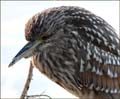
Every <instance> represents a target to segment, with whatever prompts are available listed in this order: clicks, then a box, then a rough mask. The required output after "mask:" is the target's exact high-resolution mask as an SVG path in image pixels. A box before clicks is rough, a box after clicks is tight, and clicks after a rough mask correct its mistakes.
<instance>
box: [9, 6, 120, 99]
mask: <svg viewBox="0 0 120 99" xmlns="http://www.w3.org/2000/svg"><path fill="white" fill-rule="evenodd" d="M25 37H26V40H28V41H29V43H33V42H35V43H33V45H34V49H33V50H32V52H30V51H29V52H30V53H29V54H27V55H23V57H25V58H27V57H29V56H32V57H33V63H34V65H35V66H36V68H38V69H39V70H40V72H42V73H43V74H45V75H46V76H47V77H48V78H50V79H51V80H53V81H54V82H56V83H57V84H59V85H60V86H62V87H63V88H65V89H66V90H68V91H69V92H71V93H72V94H74V95H76V96H77V97H79V98H82V99H84V98H91V99H108V98H109V99H120V48H119V46H120V43H119V41H120V38H119V37H118V35H117V34H116V33H115V31H114V29H113V28H112V26H110V25H109V24H108V23H107V22H105V20H103V19H102V18H100V17H98V16H96V15H94V14H93V13H91V12H89V11H87V10H85V9H83V8H79V7H72V6H62V7H55V8H50V9H47V10H45V11H43V12H41V13H37V14H36V15H34V16H33V17H32V18H31V19H29V21H28V22H27V24H26V27H25ZM36 42H37V43H36ZM35 44H36V45H35ZM30 46H31V45H30ZM23 49H25V50H26V49H27V48H26V46H25V47H24V48H23ZM23 52H24V51H23V50H22V51H20V52H19V53H18V54H17V55H16V56H15V58H14V59H13V62H12V63H11V64H10V65H13V64H14V63H15V62H16V57H19V56H20V55H21V53H23ZM20 58H21V56H20Z"/></svg>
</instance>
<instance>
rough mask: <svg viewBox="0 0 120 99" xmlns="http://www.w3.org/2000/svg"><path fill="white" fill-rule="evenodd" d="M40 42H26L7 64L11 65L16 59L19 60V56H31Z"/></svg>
mask: <svg viewBox="0 0 120 99" xmlns="http://www.w3.org/2000/svg"><path fill="white" fill-rule="evenodd" d="M39 43H40V42H39V41H38V42H37V41H34V42H28V43H27V44H26V45H25V46H24V47H23V48H22V49H21V50H20V51H19V52H18V53H17V55H16V56H15V57H14V58H13V60H12V62H11V63H10V64H9V66H8V67H11V66H12V65H14V64H15V63H16V62H17V61H19V60H20V59H21V58H28V57H30V56H32V54H33V52H34V50H35V48H36V47H37V45H38V44H39Z"/></svg>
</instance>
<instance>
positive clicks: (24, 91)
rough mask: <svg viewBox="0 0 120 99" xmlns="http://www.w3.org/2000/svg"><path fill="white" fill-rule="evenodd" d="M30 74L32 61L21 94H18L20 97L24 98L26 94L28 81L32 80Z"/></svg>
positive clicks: (31, 72)
mask: <svg viewBox="0 0 120 99" xmlns="http://www.w3.org/2000/svg"><path fill="white" fill-rule="evenodd" d="M32 74H33V66H32V62H31V61H30V68H29V73H28V76H27V80H26V83H25V85H24V89H23V91H22V94H21V96H20V99H25V96H26V95H27V91H28V89H29V86H30V82H31V80H32Z"/></svg>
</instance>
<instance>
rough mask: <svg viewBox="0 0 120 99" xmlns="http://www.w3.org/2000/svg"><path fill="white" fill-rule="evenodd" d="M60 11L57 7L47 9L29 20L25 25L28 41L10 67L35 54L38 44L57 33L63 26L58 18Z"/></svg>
mask: <svg viewBox="0 0 120 99" xmlns="http://www.w3.org/2000/svg"><path fill="white" fill-rule="evenodd" d="M58 13H61V12H60V11H58V10H57V9H56V8H53V9H47V10H45V11H44V12H43V13H37V14H36V15H34V16H33V17H32V18H30V19H29V20H28V22H27V23H26V25H25V38H26V40H27V41H28V43H27V44H26V45H25V46H24V47H23V48H22V49H21V50H20V51H19V52H18V53H17V55H16V56H15V57H14V58H13V60H12V62H11V63H10V64H9V67H10V66H12V65H14V64H15V63H16V62H17V61H19V60H20V59H22V58H28V57H30V56H33V55H34V54H35V50H36V48H37V46H39V45H43V43H44V41H46V40H48V39H50V38H51V37H52V36H53V35H55V34H56V33H57V32H56V31H58V30H59V28H61V26H63V23H60V22H61V21H60V20H57V18H59V17H60V16H61V14H62V13H61V14H58ZM62 17H63V16H61V20H62ZM62 22H63V21H62Z"/></svg>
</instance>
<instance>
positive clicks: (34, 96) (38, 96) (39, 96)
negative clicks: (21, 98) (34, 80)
mask: <svg viewBox="0 0 120 99" xmlns="http://www.w3.org/2000/svg"><path fill="white" fill-rule="evenodd" d="M41 97H46V98H45V99H47V98H49V99H52V98H51V97H50V96H48V95H43V94H40V95H29V96H27V97H26V99H29V98H30V99H32V98H34V99H38V98H39V99H43V98H41Z"/></svg>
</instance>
